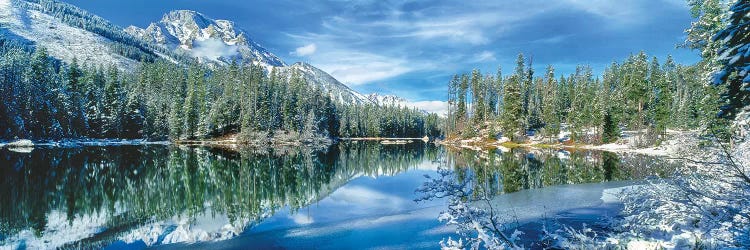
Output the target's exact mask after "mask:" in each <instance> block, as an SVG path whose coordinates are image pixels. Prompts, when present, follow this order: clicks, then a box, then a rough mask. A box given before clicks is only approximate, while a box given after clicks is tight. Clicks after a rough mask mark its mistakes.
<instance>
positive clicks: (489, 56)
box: [474, 50, 497, 62]
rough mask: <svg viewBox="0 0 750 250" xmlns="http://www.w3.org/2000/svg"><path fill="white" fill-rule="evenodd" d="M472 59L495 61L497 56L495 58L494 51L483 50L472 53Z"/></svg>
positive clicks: (476, 60)
mask: <svg viewBox="0 0 750 250" xmlns="http://www.w3.org/2000/svg"><path fill="white" fill-rule="evenodd" d="M474 61H475V62H493V61H497V58H495V53H494V52H492V51H487V50H485V51H482V52H479V53H478V54H476V55H474Z"/></svg>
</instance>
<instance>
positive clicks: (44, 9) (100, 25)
mask: <svg viewBox="0 0 750 250" xmlns="http://www.w3.org/2000/svg"><path fill="white" fill-rule="evenodd" d="M0 38H3V39H12V40H16V41H18V42H21V43H25V44H28V45H29V46H36V47H44V48H46V49H47V51H48V53H49V54H50V55H51V56H52V57H55V58H58V59H61V60H63V61H67V62H70V61H72V60H73V58H77V59H78V60H79V61H82V62H85V63H86V64H98V65H110V64H114V65H116V66H117V67H118V68H122V69H134V68H135V67H136V65H137V64H138V61H140V60H141V59H146V60H147V59H153V58H157V57H158V54H159V53H158V52H157V51H156V50H154V49H152V48H150V47H149V46H148V45H147V44H145V43H143V42H140V41H139V40H137V39H135V38H133V37H131V36H129V35H127V34H125V33H124V32H122V31H121V30H120V29H119V28H118V27H117V26H115V25H112V24H111V23H109V22H108V21H106V20H104V19H103V18H101V17H98V16H95V15H92V14H90V13H88V12H86V11H84V10H81V9H79V8H77V7H75V6H73V5H70V4H66V3H61V2H56V1H49V0H38V1H26V0H0Z"/></svg>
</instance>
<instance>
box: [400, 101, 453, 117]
mask: <svg viewBox="0 0 750 250" xmlns="http://www.w3.org/2000/svg"><path fill="white" fill-rule="evenodd" d="M406 105H407V106H409V107H415V108H417V109H421V110H424V111H427V112H430V113H436V114H438V115H441V116H442V115H446V114H448V102H444V101H419V102H408V103H407V104H406Z"/></svg>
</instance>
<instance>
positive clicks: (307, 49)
mask: <svg viewBox="0 0 750 250" xmlns="http://www.w3.org/2000/svg"><path fill="white" fill-rule="evenodd" d="M317 50H318V46H317V45H315V44H314V43H311V44H308V45H305V46H302V47H298V48H296V49H295V50H294V52H292V53H291V54H292V55H295V56H309V55H312V54H314V53H315V51H317Z"/></svg>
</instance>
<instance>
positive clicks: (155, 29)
mask: <svg viewBox="0 0 750 250" xmlns="http://www.w3.org/2000/svg"><path fill="white" fill-rule="evenodd" d="M125 32H127V33H128V34H131V35H133V36H136V37H139V38H141V39H143V40H145V41H147V42H150V43H154V44H158V45H159V46H162V47H164V48H167V49H170V50H177V51H179V52H182V53H187V54H189V55H192V56H193V57H196V58H198V60H199V61H201V62H210V63H219V64H226V63H230V62H232V61H239V62H243V63H260V64H262V65H264V66H275V67H283V66H286V64H285V63H284V62H283V61H282V60H281V59H280V58H279V57H277V56H276V55H274V54H273V53H271V52H268V50H266V49H265V48H263V47H261V46H260V45H259V44H258V43H256V42H254V41H253V40H252V39H250V38H249V37H248V36H247V35H246V33H245V32H244V31H242V30H241V29H239V28H237V27H235V25H234V23H233V22H232V21H228V20H214V19H211V18H208V17H206V16H205V15H203V14H201V13H198V12H196V11H192V10H175V11H171V12H169V13H167V14H164V17H162V19H161V20H160V21H159V22H155V23H151V24H150V25H149V26H148V27H146V28H145V29H142V28H139V27H135V26H130V27H128V28H126V29H125Z"/></svg>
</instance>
